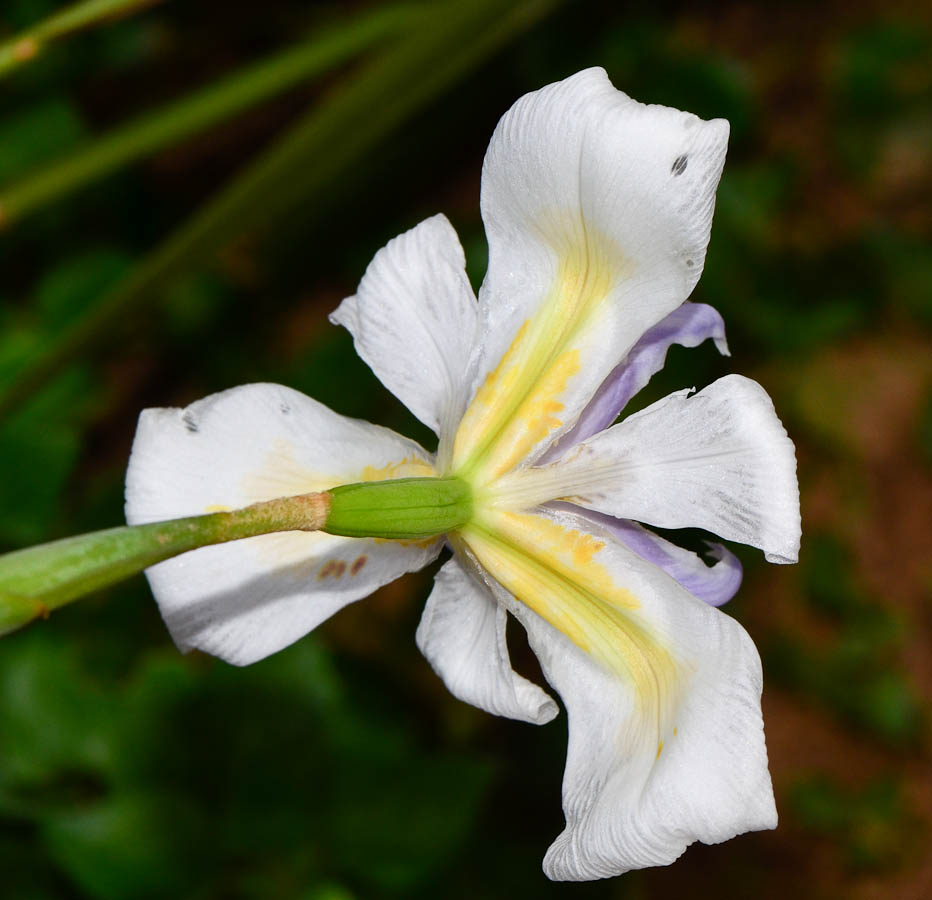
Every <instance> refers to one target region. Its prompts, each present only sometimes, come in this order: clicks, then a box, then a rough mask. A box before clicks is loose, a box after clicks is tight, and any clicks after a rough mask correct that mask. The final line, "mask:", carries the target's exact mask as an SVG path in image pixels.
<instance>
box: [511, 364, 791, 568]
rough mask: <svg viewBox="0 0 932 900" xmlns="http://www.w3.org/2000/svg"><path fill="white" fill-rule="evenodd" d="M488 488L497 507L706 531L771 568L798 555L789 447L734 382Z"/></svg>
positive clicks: (634, 419)
mask: <svg viewBox="0 0 932 900" xmlns="http://www.w3.org/2000/svg"><path fill="white" fill-rule="evenodd" d="M495 489H496V491H498V492H499V494H500V497H499V499H498V500H497V501H496V502H499V503H502V504H512V505H514V504H515V503H517V502H519V501H520V502H521V503H522V504H523V505H525V506H531V505H533V504H534V503H541V502H545V501H547V500H553V499H561V500H568V501H570V502H571V503H576V504H578V505H580V506H584V507H586V508H587V509H594V510H596V511H598V512H603V513H607V514H608V515H611V516H616V517H618V518H624V519H635V520H637V521H639V522H644V523H646V524H648V525H656V526H658V527H660V528H705V529H706V530H708V531H711V532H713V533H714V534H718V535H721V536H722V537H723V538H726V539H727V540H731V541H739V542H741V543H743V544H751V545H752V546H755V547H760V548H761V549H762V550H763V551H764V554H765V556H766V557H767V559H768V560H769V561H770V562H778V563H787V562H795V561H796V559H797V557H798V554H799V540H800V517H799V487H798V485H797V482H796V454H795V450H794V448H793V442H792V441H791V440H790V439H789V437H788V436H787V434H786V430H785V429H784V428H783V425H782V424H781V423H780V420H779V419H778V418H777V414H776V413H775V412H774V408H773V403H772V402H771V400H770V397H768V396H767V392H766V391H765V390H764V389H763V388H762V387H761V386H760V385H759V384H757V383H756V382H754V381H751V379H749V378H744V377H743V376H741V375H727V376H725V377H724V378H720V379H719V380H718V381H715V382H713V383H712V384H711V385H709V386H708V387H707V388H705V389H703V390H701V391H700V392H699V393H698V394H692V395H690V392H689V391H680V392H678V393H675V394H671V395H670V396H669V397H665V398H664V399H663V400H659V401H658V402H657V403H654V404H652V405H651V406H648V407H647V408H646V409H643V410H641V411H640V412H638V413H635V414H634V415H633V416H629V417H628V418H627V419H624V420H623V421H622V422H619V423H618V424H617V425H613V426H612V427H611V428H609V429H607V430H606V431H603V432H602V433H601V434H597V435H595V436H594V437H592V438H589V440H587V441H583V442H582V443H580V444H578V445H577V446H576V447H574V448H573V449H572V450H569V451H568V452H567V453H566V455H565V456H563V457H562V458H561V459H559V460H557V461H556V462H553V463H550V464H549V465H546V466H540V467H536V468H530V469H525V470H523V471H520V472H516V473H514V475H512V476H509V477H508V478H506V479H502V480H501V481H500V482H499V483H498V484H497V485H496V487H495Z"/></svg>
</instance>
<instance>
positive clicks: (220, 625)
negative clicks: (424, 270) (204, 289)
mask: <svg viewBox="0 0 932 900" xmlns="http://www.w3.org/2000/svg"><path fill="white" fill-rule="evenodd" d="M433 471H434V469H433V465H432V460H431V458H430V456H429V455H428V454H427V453H425V451H424V450H422V449H421V448H420V447H419V446H418V445H417V444H415V443H414V442H413V441H409V440H407V439H406V438H403V437H401V436H400V435H397V434H395V433H394V432H393V431H390V430H389V429H387V428H380V427H378V426H376V425H370V424H369V423H367V422H361V421H358V420H356V419H348V418H346V417H344V416H340V415H337V414H336V413H334V412H332V411H331V410H329V409H327V407H325V406H323V405H322V404H320V403H317V402H316V401H315V400H311V399H310V398H309V397H306V396H304V395H303V394H301V393H299V392H298V391H294V390H291V389H290V388H286V387H282V386H280V385H274V384H251V385H245V386H243V387H238V388H233V389H231V390H228V391H223V392H222V393H219V394H214V395H213V396H210V397H206V398H205V399H203V400H200V401H198V402H197V403H193V404H192V405H191V406H188V407H187V408H186V409H147V410H145V411H144V412H143V413H142V415H141V416H140V419H139V426H138V429H137V432H136V439H135V441H134V443H133V451H132V455H131V457H130V463H129V471H128V473H127V481H126V518H127V521H128V522H129V523H130V524H132V525H136V524H143V523H146V522H157V521H161V520H164V519H172V518H177V517H181V516H190V515H200V514H202V513H208V512H217V511H221V510H226V509H236V508H239V507H242V506H247V505H249V504H250V503H256V502H258V501H260V500H270V499H273V498H275V497H283V496H289V495H293V494H301V493H306V492H310V491H318V490H325V489H327V488H329V487H333V486H334V485H337V484H346V483H352V482H357V481H366V480H378V479H384V478H401V477H406V476H422V475H430V474H433ZM440 546H441V542H440V541H433V542H430V543H429V544H425V543H421V542H410V543H408V542H406V543H402V542H396V541H378V540H374V539H353V538H343V537H335V536H332V535H327V534H323V533H321V532H315V533H307V532H285V533H281V534H269V535H261V536H258V537H254V538H247V539H245V540H240V541H233V542H231V543H228V544H218V545H216V546H212V547H204V548H202V549H199V550H194V551H191V552H190V553H185V554H183V555H181V556H178V557H175V558H174V559H170V560H166V561H165V562H162V563H159V564H158V565H155V566H152V567H151V568H149V569H148V570H147V571H146V575H147V576H148V579H149V584H150V585H151V587H152V592H153V594H155V598H156V600H157V601H158V604H159V609H160V610H161V613H162V616H163V618H164V619H165V622H166V624H167V625H168V629H169V631H170V632H171V635H172V637H173V638H174V640H175V642H176V643H177V644H178V646H179V647H180V648H181V649H182V650H190V649H194V648H196V649H199V650H204V651H206V652H208V653H212V654H214V655H215V656H220V657H222V658H223V659H225V660H227V661H228V662H232V663H235V664H237V665H246V664H248V663H251V662H255V661H256V660H259V659H262V658H263V657H265V656H268V655H269V654H270V653H274V652H275V651H277V650H280V649H282V648H283V647H285V646H287V645H288V644H290V643H292V642H294V641H295V640H297V639H298V638H300V637H302V636H303V635H305V634H307V633H308V632H309V631H311V630H312V629H313V628H315V627H316V626H317V625H318V624H320V622H322V621H323V620H324V619H326V618H328V617H329V616H331V615H332V614H333V613H335V612H336V611H337V610H339V609H341V608H342V607H343V606H345V605H346V604H348V603H351V602H352V601H354V600H358V599H359V598H360V597H365V596H367V595H368V594H371V593H372V592H373V591H374V590H375V589H376V588H378V587H380V586H381V585H383V584H386V583H387V582H389V581H392V580H393V579H395V578H397V577H398V576H399V575H402V574H403V573H405V572H409V571H412V570H414V569H419V568H421V567H422V566H423V565H425V564H426V563H428V562H430V560H431V559H433V558H434V557H436V555H437V554H438V553H439V551H440Z"/></svg>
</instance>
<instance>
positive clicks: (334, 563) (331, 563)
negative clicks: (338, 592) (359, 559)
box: [317, 559, 346, 581]
mask: <svg viewBox="0 0 932 900" xmlns="http://www.w3.org/2000/svg"><path fill="white" fill-rule="evenodd" d="M345 571H346V563H345V562H344V561H343V560H342V559H330V560H327V562H326V563H324V565H323V568H322V569H321V570H320V571H319V572H318V573H317V580H318V581H322V580H323V579H324V578H327V577H328V576H331V577H333V578H339V577H340V576H341V575H342V574H343V573H344V572H345Z"/></svg>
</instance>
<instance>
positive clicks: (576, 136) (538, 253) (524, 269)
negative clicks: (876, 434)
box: [453, 69, 728, 483]
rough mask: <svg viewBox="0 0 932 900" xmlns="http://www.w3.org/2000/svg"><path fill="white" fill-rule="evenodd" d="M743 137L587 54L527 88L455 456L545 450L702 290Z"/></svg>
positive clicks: (511, 463) (502, 128) (505, 155)
mask: <svg viewBox="0 0 932 900" xmlns="http://www.w3.org/2000/svg"><path fill="white" fill-rule="evenodd" d="M727 137H728V124H727V122H725V121H723V120H714V121H711V122H703V121H702V120H701V119H698V118H697V117H696V116H693V115H691V114H689V113H683V112H679V111H678V110H674V109H668V108H666V107H661V106H644V105H642V104H640V103H637V102H636V101H634V100H632V99H630V98H629V97H627V96H626V95H625V94H623V93H621V92H620V91H617V90H615V88H614V87H613V86H612V85H611V83H610V82H609V80H608V78H607V76H606V74H605V72H604V71H603V70H601V69H588V70H586V71H584V72H580V73H579V74H577V75H574V76H572V77H571V78H567V79H566V80H565V81H561V82H559V83H557V84H553V85H550V86H548V87H546V88H543V89H542V90H540V91H537V92H535V93H532V94H528V95H526V96H525V97H522V98H521V99H520V100H519V101H518V102H517V103H516V104H515V105H514V106H513V107H512V108H511V110H510V111H509V112H508V113H507V114H506V115H505V116H504V117H503V119H502V121H501V122H500V123H499V125H498V127H497V128H496V130H495V134H494V135H493V137H492V141H491V143H490V145H489V150H488V153H487V154H486V159H485V164H484V166H483V175H482V217H483V220H484V222H485V227H486V233H487V236H488V241H489V268H488V273H487V275H486V279H485V282H484V283H483V286H482V290H481V291H480V297H479V328H478V340H477V351H476V354H475V356H474V359H473V362H472V376H471V377H472V384H473V388H474V390H475V395H474V396H473V399H472V402H471V405H470V407H469V408H468V410H467V412H466V415H465V417H464V418H463V420H462V422H461V424H460V427H459V430H458V432H457V436H456V441H455V444H454V452H453V466H454V469H456V470H457V471H461V472H463V473H464V474H465V475H467V476H470V477H474V478H475V479H476V480H477V481H478V482H480V483H482V482H488V481H491V480H494V479H495V478H496V477H498V476H500V475H501V474H503V473H505V472H508V471H510V470H511V469H513V468H514V467H515V466H517V465H519V464H520V463H523V462H525V461H528V460H533V459H535V458H538V457H539V456H540V454H541V453H542V452H543V451H544V450H545V449H546V448H547V447H548V446H549V445H550V444H552V443H553V442H554V441H555V440H556V439H557V438H559V437H560V435H561V434H563V433H564V432H565V431H567V430H569V428H571V427H572V425H573V423H574V422H575V420H576V418H577V417H578V415H579V413H580V411H581V410H582V409H583V408H584V407H585V405H586V404H587V403H588V402H589V400H590V399H591V398H592V396H593V394H594V393H595V392H596V390H597V388H598V387H599V385H600V384H601V383H602V382H603V381H604V380H605V378H606V377H607V376H608V375H609V373H610V372H611V371H612V369H613V368H614V367H615V366H616V365H617V364H618V363H619V362H620V361H621V359H622V358H623V357H624V356H625V354H626V353H627V352H628V351H629V350H630V349H631V348H632V347H633V346H634V344H635V343H636V342H637V340H638V339H639V338H640V337H641V335H642V334H644V332H645V331H646V330H647V329H648V328H650V327H651V326H652V325H654V324H655V323H657V322H658V321H660V320H661V319H662V318H663V317H664V316H666V315H667V314H668V313H670V312H672V311H673V310H674V309H676V307H678V306H679V305H680V304H681V303H682V302H683V301H684V300H685V299H686V298H687V296H688V295H689V293H690V292H691V291H692V289H693V287H694V285H695V283H696V281H697V280H698V278H699V274H700V273H701V271H702V265H703V261H704V258H705V250H706V245H707V243H708V238H709V228H710V225H711V219H712V209H713V205H714V198H715V188H716V186H717V184H718V179H719V176H720V174H721V169H722V164H723V162H724V157H725V146H726V142H727Z"/></svg>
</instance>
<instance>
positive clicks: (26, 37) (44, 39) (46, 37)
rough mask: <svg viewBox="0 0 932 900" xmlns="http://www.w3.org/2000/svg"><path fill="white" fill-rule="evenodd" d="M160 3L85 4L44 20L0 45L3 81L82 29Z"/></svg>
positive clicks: (100, 0) (118, 0) (115, 0)
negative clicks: (13, 71)
mask: <svg viewBox="0 0 932 900" xmlns="http://www.w3.org/2000/svg"><path fill="white" fill-rule="evenodd" d="M160 2H161V0H84V2H83V3H75V4H73V5H71V6H69V7H68V8H67V9H63V10H62V11H61V12H58V13H55V15H53V16H49V18H47V19H44V20H43V21H42V22H40V23H39V24H38V25H36V26H34V27H33V28H30V29H29V30H28V31H24V32H23V33H21V34H18V35H17V36H16V37H15V38H13V39H12V40H10V41H7V42H6V43H3V44H0V77H2V76H3V75H5V74H7V72H10V71H12V70H13V69H16V68H18V67H19V66H21V65H23V64H24V63H27V62H29V60H31V59H35V57H36V56H37V55H38V54H39V53H40V52H41V51H42V49H43V48H44V47H45V46H46V45H47V44H49V43H50V42H51V41H54V40H56V39H58V38H62V37H67V36H68V35H69V34H74V32H76V31H80V30H81V29H82V28H89V27H91V26H92V25H97V24H99V23H100V22H103V21H107V20H110V19H115V18H118V17H121V16H127V15H130V14H131V13H134V12H136V11H137V10H140V9H143V8H144V7H147V6H153V5H155V4H156V3H160Z"/></svg>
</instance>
